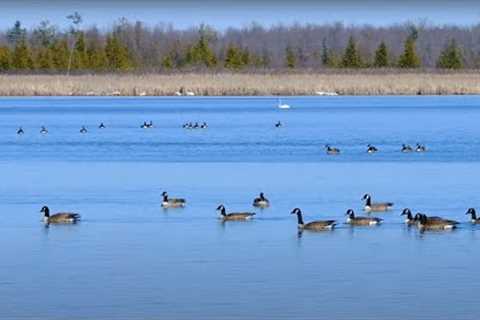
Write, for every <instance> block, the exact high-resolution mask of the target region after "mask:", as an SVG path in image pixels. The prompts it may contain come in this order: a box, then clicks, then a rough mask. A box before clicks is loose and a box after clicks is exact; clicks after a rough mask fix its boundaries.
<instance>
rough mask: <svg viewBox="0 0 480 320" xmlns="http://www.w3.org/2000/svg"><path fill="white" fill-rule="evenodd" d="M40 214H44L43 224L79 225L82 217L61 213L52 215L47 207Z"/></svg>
mask: <svg viewBox="0 0 480 320" xmlns="http://www.w3.org/2000/svg"><path fill="white" fill-rule="evenodd" d="M40 212H42V213H43V222H45V224H50V223H54V224H70V223H77V222H78V221H79V220H80V215H79V214H78V213H73V212H61V213H56V214H54V215H50V209H49V208H48V207H47V206H44V207H42V209H41V210H40Z"/></svg>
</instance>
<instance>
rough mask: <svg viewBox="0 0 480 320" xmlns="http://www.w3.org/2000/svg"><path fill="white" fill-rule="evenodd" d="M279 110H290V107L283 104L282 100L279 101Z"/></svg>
mask: <svg viewBox="0 0 480 320" xmlns="http://www.w3.org/2000/svg"><path fill="white" fill-rule="evenodd" d="M277 108H279V109H290V105H288V104H286V103H282V99H280V98H279V99H278V103H277Z"/></svg>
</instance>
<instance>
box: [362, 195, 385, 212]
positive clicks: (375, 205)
mask: <svg viewBox="0 0 480 320" xmlns="http://www.w3.org/2000/svg"><path fill="white" fill-rule="evenodd" d="M362 200H365V206H364V207H363V210H364V211H366V212H384V211H388V210H390V209H391V208H392V207H393V202H372V197H371V196H370V195H369V194H368V193H367V194H365V195H364V196H363V198H362Z"/></svg>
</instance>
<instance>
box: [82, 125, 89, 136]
mask: <svg viewBox="0 0 480 320" xmlns="http://www.w3.org/2000/svg"><path fill="white" fill-rule="evenodd" d="M87 132H88V131H87V128H85V126H82V128H81V129H80V133H83V134H85V133H87Z"/></svg>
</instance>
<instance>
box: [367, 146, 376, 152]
mask: <svg viewBox="0 0 480 320" xmlns="http://www.w3.org/2000/svg"><path fill="white" fill-rule="evenodd" d="M377 151H378V149H377V148H376V147H374V146H372V145H371V144H369V145H367V153H375V152H377Z"/></svg>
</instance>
